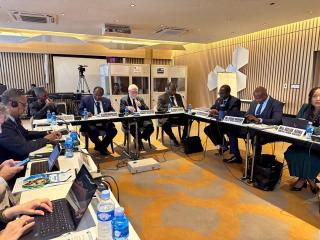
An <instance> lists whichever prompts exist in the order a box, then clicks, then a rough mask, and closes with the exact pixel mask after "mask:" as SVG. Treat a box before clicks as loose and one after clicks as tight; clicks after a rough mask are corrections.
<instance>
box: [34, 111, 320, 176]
mask: <svg viewBox="0 0 320 240" xmlns="http://www.w3.org/2000/svg"><path fill="white" fill-rule="evenodd" d="M172 117H183V118H187V119H189V121H190V123H189V126H191V123H192V121H197V122H205V123H216V124H218V126H221V128H229V129H238V130H239V129H241V130H242V132H245V133H246V137H245V146H246V150H245V166H244V173H243V179H248V178H249V180H250V181H252V180H253V171H254V159H255V157H254V152H255V151H253V156H250V148H251V146H250V142H251V140H253V142H255V141H256V136H276V138H277V141H283V142H288V143H293V144H297V145H300V146H303V147H305V148H310V149H316V150H320V142H318V141H313V140H311V139H307V138H306V137H305V136H302V137H296V136H293V135H286V134H284V133H279V132H277V128H278V126H276V125H265V124H254V123H242V124H238V123H234V122H227V121H224V120H222V121H221V120H217V118H216V117H210V116H208V113H206V112H204V111H202V110H197V109H194V110H193V111H192V114H188V113H186V112H171V113H152V114H141V115H138V114H137V115H128V116H115V117H97V116H93V117H91V118H88V119H83V118H82V119H79V120H68V121H61V120H58V124H70V125H72V126H76V125H80V126H85V125H86V124H100V123H105V122H126V123H128V124H133V125H134V124H135V127H136V128H137V127H138V126H137V122H138V121H142V120H152V119H163V118H172ZM42 124H48V123H47V120H46V119H41V120H34V121H33V126H41V125H42ZM137 132H138V131H136V133H137ZM188 133H189V131H188ZM129 135H130V134H129ZM135 139H137V137H136V138H135ZM129 145H130V144H129V141H127V152H128V153H130V146H129ZM137 152H138V154H139V151H138V150H137ZM138 156H139V155H138ZM249 158H251V159H252V167H251V172H250V176H249V173H248V163H249Z"/></svg>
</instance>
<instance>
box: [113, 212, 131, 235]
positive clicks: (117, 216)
mask: <svg viewBox="0 0 320 240" xmlns="http://www.w3.org/2000/svg"><path fill="white" fill-rule="evenodd" d="M128 237H129V220H128V218H127V217H126V215H124V209H123V208H122V207H118V208H116V210H115V211H114V219H113V220H112V238H113V240H127V239H128Z"/></svg>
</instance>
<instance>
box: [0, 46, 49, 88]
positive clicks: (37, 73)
mask: <svg viewBox="0 0 320 240" xmlns="http://www.w3.org/2000/svg"><path fill="white" fill-rule="evenodd" d="M44 76H45V75H44V54H37V53H9V52H0V82H1V83H3V84H5V85H7V87H8V88H19V89H24V90H25V91H27V90H28V89H30V85H31V83H35V84H36V85H37V86H44V87H46V88H47V89H48V91H49V92H53V91H54V76H53V61H52V57H49V84H46V83H45V78H44Z"/></svg>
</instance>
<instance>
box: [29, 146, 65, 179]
mask: <svg viewBox="0 0 320 240" xmlns="http://www.w3.org/2000/svg"><path fill="white" fill-rule="evenodd" d="M60 153H61V145H60V144H57V145H56V146H55V147H54V148H53V150H52V152H51V154H50V156H49V158H48V161H40V162H32V163H31V165H30V175H34V174H39V173H45V172H52V171H59V170H60V168H59V164H58V161H57V160H58V157H59V155H60Z"/></svg>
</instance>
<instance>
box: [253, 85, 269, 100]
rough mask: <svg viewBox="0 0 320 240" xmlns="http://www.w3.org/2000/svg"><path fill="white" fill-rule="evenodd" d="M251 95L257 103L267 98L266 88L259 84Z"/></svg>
mask: <svg viewBox="0 0 320 240" xmlns="http://www.w3.org/2000/svg"><path fill="white" fill-rule="evenodd" d="M253 97H254V100H255V101H256V102H257V103H262V102H264V100H266V99H267V98H268V93H267V89H266V88H264V87H261V86H260V87H257V88H256V89H255V90H254V92H253Z"/></svg>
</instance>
